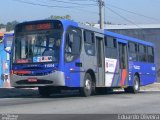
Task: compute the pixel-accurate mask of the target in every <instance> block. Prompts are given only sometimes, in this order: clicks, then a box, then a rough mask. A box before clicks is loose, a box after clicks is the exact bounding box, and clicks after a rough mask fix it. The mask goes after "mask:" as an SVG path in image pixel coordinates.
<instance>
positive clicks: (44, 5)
mask: <svg viewBox="0 0 160 120" xmlns="http://www.w3.org/2000/svg"><path fill="white" fill-rule="evenodd" d="M13 1H17V2H20V3H25V4H29V5H35V6H42V7H48V8H65V9H72V8H73V7H74V8H76V9H75V10H77V9H79V10H81V11H85V12H89V13H93V14H98V13H97V12H93V11H88V10H84V9H80V8H78V7H79V6H78V7H77V6H67V7H65V6H57V5H55V6H53V5H47V4H40V3H33V2H26V1H23V0H13ZM43 3H44V2H43Z"/></svg>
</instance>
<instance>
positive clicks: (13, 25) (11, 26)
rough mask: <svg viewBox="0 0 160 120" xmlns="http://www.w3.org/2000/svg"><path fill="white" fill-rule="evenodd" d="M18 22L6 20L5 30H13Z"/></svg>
mask: <svg viewBox="0 0 160 120" xmlns="http://www.w3.org/2000/svg"><path fill="white" fill-rule="evenodd" d="M17 24H18V22H17V21H16V20H15V21H12V22H8V23H7V25H6V30H7V31H11V30H14V27H15V26H16V25H17Z"/></svg>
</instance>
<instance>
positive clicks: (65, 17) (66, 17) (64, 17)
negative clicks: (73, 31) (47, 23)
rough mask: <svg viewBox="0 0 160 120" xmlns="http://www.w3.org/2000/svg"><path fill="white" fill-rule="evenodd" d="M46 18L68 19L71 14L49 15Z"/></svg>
mask: <svg viewBox="0 0 160 120" xmlns="http://www.w3.org/2000/svg"><path fill="white" fill-rule="evenodd" d="M48 19H56V20H59V19H68V20H71V16H70V15H65V16H56V15H51V16H50V17H49V18H48Z"/></svg>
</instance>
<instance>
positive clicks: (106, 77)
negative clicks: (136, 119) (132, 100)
mask: <svg viewBox="0 0 160 120" xmlns="http://www.w3.org/2000/svg"><path fill="white" fill-rule="evenodd" d="M11 53H12V55H11V56H12V57H11V58H12V59H11V64H12V65H11V85H12V86H13V87H17V88H23V87H38V88H39V93H40V94H41V95H42V96H49V95H50V94H52V93H54V92H57V91H59V90H61V89H79V90H80V93H81V95H83V96H90V95H91V94H94V93H95V92H96V90H98V91H99V90H100V91H101V90H107V88H121V87H122V88H124V90H125V91H126V92H132V93H137V92H138V91H139V89H140V86H144V85H148V84H152V83H154V82H155V81H156V66H155V51H154V44H153V43H150V42H145V41H142V40H138V39H135V38H131V37H127V36H123V35H121V34H116V33H113V32H109V31H107V30H99V29H96V28H93V27H89V26H85V25H81V24H79V23H76V22H73V21H69V20H39V21H31V22H24V23H20V24H18V25H17V26H16V27H15V40H14V42H13V47H12V52H11Z"/></svg>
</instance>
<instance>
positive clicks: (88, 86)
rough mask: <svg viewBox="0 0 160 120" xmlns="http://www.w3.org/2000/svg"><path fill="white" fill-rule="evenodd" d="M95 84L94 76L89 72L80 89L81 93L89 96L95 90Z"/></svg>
mask: <svg viewBox="0 0 160 120" xmlns="http://www.w3.org/2000/svg"><path fill="white" fill-rule="evenodd" d="M93 87H95V84H94V83H93V82H92V77H91V75H90V74H89V73H86V75H85V77H84V86H83V87H82V88H81V89H80V93H81V95H82V96H84V97H88V96H90V95H91V94H92V92H94V91H93V90H94V88H93Z"/></svg>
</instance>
